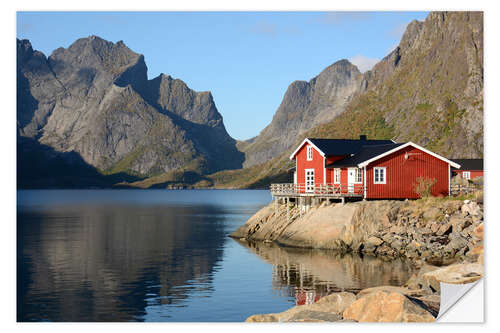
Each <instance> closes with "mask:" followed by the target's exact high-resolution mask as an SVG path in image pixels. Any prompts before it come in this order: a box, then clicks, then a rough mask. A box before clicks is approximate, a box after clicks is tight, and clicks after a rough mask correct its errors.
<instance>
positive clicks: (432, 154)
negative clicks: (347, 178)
mask: <svg viewBox="0 0 500 333" xmlns="http://www.w3.org/2000/svg"><path fill="white" fill-rule="evenodd" d="M408 146H413V147H414V148H417V149H420V150H421V151H423V152H425V153H427V154H429V155H431V156H434V157H436V158H438V159H440V160H441V161H444V162H446V163H448V164H449V165H451V166H452V167H454V168H456V169H460V164H457V163H455V162H453V161H450V160H449V159H447V158H445V157H443V156H441V155H438V154H436V153H433V152H432V151H430V150H427V149H425V148H424V147H421V146H419V145H417V144H416V143H413V142H411V141H409V142H407V143H405V144H403V145H401V146H399V147H396V148H394V149H391V150H389V151H386V152H385V153H383V154H380V155H378V156H375V157H372V158H370V159H369V160H366V161H364V162H362V163H359V164H358V167H360V168H362V167H365V166H367V165H368V164H370V163H371V162H373V161H376V160H378V159H380V158H382V157H385V156H387V155H390V154H392V153H394V152H397V151H398V150H400V149H403V148H406V147H408Z"/></svg>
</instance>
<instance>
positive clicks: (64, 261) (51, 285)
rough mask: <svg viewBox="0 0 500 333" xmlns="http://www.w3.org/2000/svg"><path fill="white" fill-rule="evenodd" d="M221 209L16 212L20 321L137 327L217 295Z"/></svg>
mask: <svg viewBox="0 0 500 333" xmlns="http://www.w3.org/2000/svg"><path fill="white" fill-rule="evenodd" d="M221 213H222V210H221V209H220V208H218V207H217V206H191V207H190V206H175V207H174V206H165V205H162V206H147V207H146V206H134V205H127V206H123V205H109V204H108V205H87V206H81V205H80V206H76V205H75V206H67V205H66V206H59V207H51V208H44V209H36V210H27V209H26V210H23V209H22V208H21V209H19V207H18V213H17V272H18V274H17V275H18V276H17V304H18V308H17V320H18V321H44V320H47V321H137V320H142V318H141V316H144V315H145V313H146V311H145V309H146V307H147V306H149V305H155V304H179V305H182V302H183V301H184V300H185V299H186V298H187V297H189V295H190V293H191V292H193V290H194V291H199V290H208V291H210V290H211V288H212V276H213V272H214V268H215V266H216V264H217V262H218V261H220V260H221V258H222V248H223V246H222V244H223V242H224V241H225V240H226V234H227V233H226V232H225V231H224V225H223V223H222V222H221V215H222V214H221Z"/></svg>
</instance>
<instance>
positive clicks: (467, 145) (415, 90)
mask: <svg viewBox="0 0 500 333" xmlns="http://www.w3.org/2000/svg"><path fill="white" fill-rule="evenodd" d="M310 133H311V134H312V133H314V135H320V136H329V135H330V136H331V135H332V133H335V135H337V136H339V135H340V136H346V137H351V136H356V135H359V134H361V133H367V134H370V135H371V136H372V137H385V138H393V139H395V140H396V141H413V142H416V143H418V144H420V145H423V146H425V147H427V148H429V149H431V150H433V151H435V152H437V153H439V154H443V155H444V156H447V157H450V158H458V157H464V158H473V157H482V156H483V15H482V13H480V12H433V13H431V14H429V16H428V17H427V18H426V20H425V21H424V22H418V21H413V22H412V23H410V24H409V25H408V28H407V30H406V32H405V34H404V35H403V38H402V39H401V42H400V44H399V46H398V47H397V48H396V49H395V50H394V51H393V52H391V53H390V54H389V55H388V56H387V57H385V58H384V59H383V60H382V61H380V62H379V63H378V64H376V65H375V66H374V68H373V70H371V71H368V72H367V73H365V74H364V76H363V79H362V81H361V84H360V88H359V90H358V91H357V93H356V95H355V96H354V97H353V99H352V101H351V102H350V103H349V105H348V106H347V107H346V111H345V112H344V113H343V114H342V115H341V116H340V117H338V118H336V119H334V120H333V121H331V122H329V123H327V124H326V125H322V126H320V127H318V128H316V129H313V130H312V131H311V132H310Z"/></svg>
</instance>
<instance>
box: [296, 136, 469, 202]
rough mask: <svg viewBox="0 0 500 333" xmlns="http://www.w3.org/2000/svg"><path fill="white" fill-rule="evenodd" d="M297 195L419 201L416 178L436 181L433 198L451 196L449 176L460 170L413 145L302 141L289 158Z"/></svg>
mask: <svg viewBox="0 0 500 333" xmlns="http://www.w3.org/2000/svg"><path fill="white" fill-rule="evenodd" d="M290 159H291V160H295V161H296V170H295V173H294V190H295V192H297V193H303V194H304V195H307V194H311V195H314V194H329V193H332V195H338V196H358V197H363V198H366V199H382V198H384V199H404V198H418V195H417V194H416V193H415V191H414V184H415V182H416V180H417V178H418V177H424V178H431V179H432V178H434V179H436V183H435V184H434V186H433V187H432V194H433V195H435V196H439V195H449V192H450V172H451V171H450V170H451V167H453V168H460V165H459V164H457V163H455V162H453V161H450V160H448V159H446V158H444V157H442V156H440V155H438V154H436V153H433V152H431V151H429V150H427V149H425V148H423V147H420V146H419V145H417V144H415V143H413V142H406V143H395V142H394V141H392V140H367V139H366V136H360V139H359V140H344V139H340V140H339V139H313V138H306V139H304V141H303V142H302V143H301V144H300V145H299V146H298V147H297V149H296V150H295V151H294V152H293V153H292V154H291V155H290Z"/></svg>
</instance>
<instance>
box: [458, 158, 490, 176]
mask: <svg viewBox="0 0 500 333" xmlns="http://www.w3.org/2000/svg"><path fill="white" fill-rule="evenodd" d="M453 162H455V163H457V164H460V169H455V168H452V169H451V175H452V176H456V175H460V176H462V178H465V179H474V178H477V177H483V176H484V169H483V159H482V158H474V159H459V160H453Z"/></svg>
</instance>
